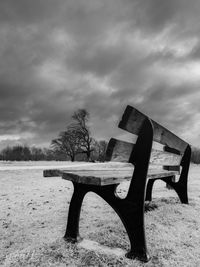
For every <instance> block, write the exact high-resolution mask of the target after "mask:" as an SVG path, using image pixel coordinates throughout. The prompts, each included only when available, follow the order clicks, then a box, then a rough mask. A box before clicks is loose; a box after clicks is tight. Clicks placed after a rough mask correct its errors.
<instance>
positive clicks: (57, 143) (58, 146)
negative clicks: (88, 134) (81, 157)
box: [51, 129, 80, 161]
mask: <svg viewBox="0 0 200 267" xmlns="http://www.w3.org/2000/svg"><path fill="white" fill-rule="evenodd" d="M51 146H52V147H53V149H54V151H59V152H61V153H64V154H66V155H67V156H69V157H70V159H71V161H74V160H75V156H76V155H77V154H78V153H79V152H80V144H79V140H78V138H77V134H76V132H75V131H74V130H73V129H67V131H64V132H61V133H60V134H59V136H58V138H56V139H53V140H52V142H51Z"/></svg>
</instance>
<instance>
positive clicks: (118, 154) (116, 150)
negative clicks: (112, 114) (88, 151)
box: [106, 138, 134, 162]
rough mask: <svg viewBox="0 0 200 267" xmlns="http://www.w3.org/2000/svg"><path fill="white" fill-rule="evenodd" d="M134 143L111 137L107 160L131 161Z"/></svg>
mask: <svg viewBox="0 0 200 267" xmlns="http://www.w3.org/2000/svg"><path fill="white" fill-rule="evenodd" d="M133 147H134V144H132V143H129V142H125V141H121V140H117V139H115V138H111V139H110V141H109V143H108V146H107V150H106V161H117V162H129V158H130V155H131V152H132V150H133Z"/></svg>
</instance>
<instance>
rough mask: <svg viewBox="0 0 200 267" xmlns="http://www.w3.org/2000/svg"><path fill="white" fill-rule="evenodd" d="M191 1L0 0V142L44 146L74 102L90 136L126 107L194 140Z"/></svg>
mask: <svg viewBox="0 0 200 267" xmlns="http://www.w3.org/2000/svg"><path fill="white" fill-rule="evenodd" d="M199 89H200V1H199V0H190V1H188V0H168V1H160V0H148V1H147V0H56V1H55V0H34V1H33V0H17V1H16V0H0V149H2V148H4V147H6V146H7V145H15V144H26V145H30V146H33V145H34V146H46V147H49V146H50V143H51V140H52V139H53V138H56V137H57V136H58V134H59V132H60V131H62V130H64V129H65V127H66V125H67V124H68V123H69V122H70V120H71V115H72V114H73V112H74V111H76V110H77V109H79V108H85V109H87V110H88V112H89V113H90V129H91V132H92V135H93V136H94V137H95V138H96V139H105V140H108V139H109V138H110V137H117V138H120V137H123V131H122V130H121V131H120V130H118V129H117V125H118V122H119V120H120V118H121V115H122V113H123V110H124V109H125V107H126V105H128V104H129V105H132V106H133V107H136V108H137V109H139V110H140V111H142V112H144V113H145V114H147V115H149V116H150V117H151V118H152V119H154V120H156V121H157V122H159V123H161V124H162V125H163V126H165V127H167V128H168V129H170V130H171V131H173V132H174V133H176V134H177V135H178V136H180V137H181V138H183V139H184V140H186V141H187V142H189V143H190V144H192V145H193V146H197V147H200V90H199Z"/></svg>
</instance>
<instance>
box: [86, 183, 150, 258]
mask: <svg viewBox="0 0 200 267" xmlns="http://www.w3.org/2000/svg"><path fill="white" fill-rule="evenodd" d="M116 187H117V185H109V186H104V187H103V188H99V187H96V188H95V187H93V188H92V187H91V191H93V192H95V193H96V194H98V195H99V196H101V197H102V198H103V199H104V200H105V201H106V202H107V203H108V204H109V205H110V206H111V207H112V208H113V209H114V210H115V212H116V213H117V214H118V216H119V217H120V219H121V221H122V223H123V225H124V227H125V229H126V231H127V234H128V237H129V240H130V245H131V248H130V251H129V252H128V253H127V254H126V257H127V258H130V259H138V260H140V261H143V262H148V261H149V260H150V257H149V254H148V252H147V247H146V239H145V227H144V203H143V201H141V202H133V201H132V200H130V199H128V198H125V199H120V198H119V197H117V196H116V195H115V190H116Z"/></svg>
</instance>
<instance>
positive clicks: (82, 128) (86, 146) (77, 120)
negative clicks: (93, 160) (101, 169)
mask: <svg viewBox="0 0 200 267" xmlns="http://www.w3.org/2000/svg"><path fill="white" fill-rule="evenodd" d="M89 116H90V115H89V113H88V111H87V110H86V109H78V110H77V111H75V112H74V114H73V115H72V119H73V122H72V123H71V124H70V125H69V129H70V130H71V131H73V132H75V134H76V137H77V141H78V144H79V146H80V150H79V153H84V154H86V156H87V160H88V161H89V160H90V156H91V152H92V151H93V148H92V144H93V140H94V139H93V138H92V137H91V133H90V129H89V126H88V121H89Z"/></svg>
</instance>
